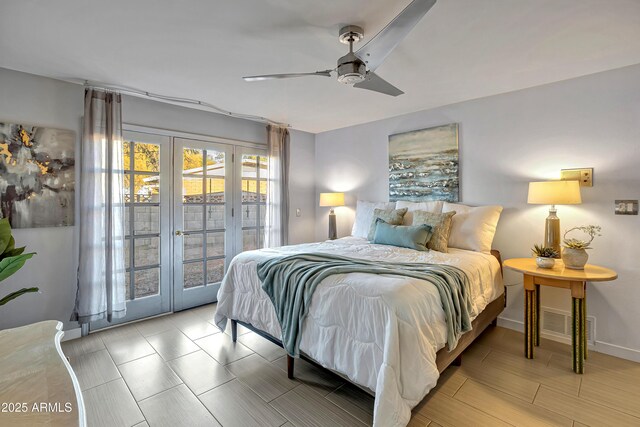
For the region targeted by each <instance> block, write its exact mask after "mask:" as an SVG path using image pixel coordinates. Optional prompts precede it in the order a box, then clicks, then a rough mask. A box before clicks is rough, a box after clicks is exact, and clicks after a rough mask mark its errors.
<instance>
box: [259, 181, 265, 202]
mask: <svg viewBox="0 0 640 427" xmlns="http://www.w3.org/2000/svg"><path fill="white" fill-rule="evenodd" d="M260 203H267V181H263V180H260Z"/></svg>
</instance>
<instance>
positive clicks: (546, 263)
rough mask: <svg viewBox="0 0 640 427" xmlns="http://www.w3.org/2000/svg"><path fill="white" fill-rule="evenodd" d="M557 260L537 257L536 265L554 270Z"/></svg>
mask: <svg viewBox="0 0 640 427" xmlns="http://www.w3.org/2000/svg"><path fill="white" fill-rule="evenodd" d="M555 263H556V260H555V259H554V258H548V257H545V256H539V257H536V265H537V266H538V267H540V268H553V266H554V264H555Z"/></svg>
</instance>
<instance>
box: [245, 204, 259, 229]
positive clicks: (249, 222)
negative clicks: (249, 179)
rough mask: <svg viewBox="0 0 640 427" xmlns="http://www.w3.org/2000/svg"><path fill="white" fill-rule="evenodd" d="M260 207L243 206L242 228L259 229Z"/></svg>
mask: <svg viewBox="0 0 640 427" xmlns="http://www.w3.org/2000/svg"><path fill="white" fill-rule="evenodd" d="M257 215H258V207H257V206H256V205H243V206H242V226H243V227H257V226H258V222H257V221H258V217H257Z"/></svg>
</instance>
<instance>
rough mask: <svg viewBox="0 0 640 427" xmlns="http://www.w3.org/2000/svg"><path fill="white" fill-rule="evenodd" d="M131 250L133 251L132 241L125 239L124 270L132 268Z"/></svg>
mask: <svg viewBox="0 0 640 427" xmlns="http://www.w3.org/2000/svg"><path fill="white" fill-rule="evenodd" d="M130 250H131V239H124V268H126V269H128V268H129V267H131V258H130V252H129V251H130ZM127 274H129V273H127Z"/></svg>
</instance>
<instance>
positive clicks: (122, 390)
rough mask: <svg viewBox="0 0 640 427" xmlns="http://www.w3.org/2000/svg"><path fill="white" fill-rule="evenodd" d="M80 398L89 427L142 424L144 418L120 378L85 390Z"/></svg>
mask: <svg viewBox="0 0 640 427" xmlns="http://www.w3.org/2000/svg"><path fill="white" fill-rule="evenodd" d="M82 397H83V398H84V405H85V408H86V413H87V425H89V426H92V427H93V426H95V427H101V426H104V427H112V426H132V425H134V424H137V423H140V422H144V416H143V415H142V412H140V408H138V405H137V404H136V401H135V399H134V398H133V396H132V395H131V393H130V392H129V389H128V388H127V385H126V384H125V383H124V380H123V379H122V378H120V379H117V380H114V381H110V382H108V383H106V384H102V385H99V386H97V387H94V388H92V389H89V390H86V391H84V392H83V393H82Z"/></svg>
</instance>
